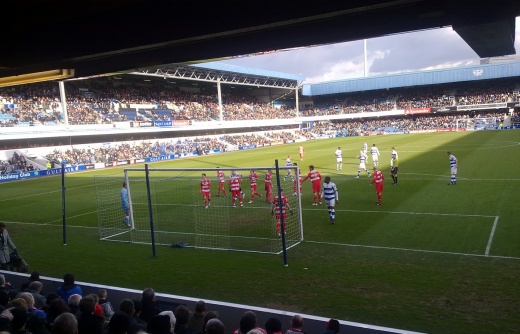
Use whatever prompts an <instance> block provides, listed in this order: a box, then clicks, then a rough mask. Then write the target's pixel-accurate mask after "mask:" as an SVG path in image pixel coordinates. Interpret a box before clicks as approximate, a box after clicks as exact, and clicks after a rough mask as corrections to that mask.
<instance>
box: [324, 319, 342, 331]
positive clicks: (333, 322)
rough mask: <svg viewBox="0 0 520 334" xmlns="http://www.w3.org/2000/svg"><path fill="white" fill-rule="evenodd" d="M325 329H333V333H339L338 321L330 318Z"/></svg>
mask: <svg viewBox="0 0 520 334" xmlns="http://www.w3.org/2000/svg"><path fill="white" fill-rule="evenodd" d="M325 329H326V330H328V331H334V333H339V321H337V320H336V319H330V320H329V322H328V323H327V326H326V327H325Z"/></svg>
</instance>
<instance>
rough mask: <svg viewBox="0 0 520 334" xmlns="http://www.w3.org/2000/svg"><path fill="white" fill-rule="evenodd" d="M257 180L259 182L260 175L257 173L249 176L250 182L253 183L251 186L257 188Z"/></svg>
mask: <svg viewBox="0 0 520 334" xmlns="http://www.w3.org/2000/svg"><path fill="white" fill-rule="evenodd" d="M256 180H258V174H256V173H255V172H253V173H251V174H249V181H251V186H256Z"/></svg>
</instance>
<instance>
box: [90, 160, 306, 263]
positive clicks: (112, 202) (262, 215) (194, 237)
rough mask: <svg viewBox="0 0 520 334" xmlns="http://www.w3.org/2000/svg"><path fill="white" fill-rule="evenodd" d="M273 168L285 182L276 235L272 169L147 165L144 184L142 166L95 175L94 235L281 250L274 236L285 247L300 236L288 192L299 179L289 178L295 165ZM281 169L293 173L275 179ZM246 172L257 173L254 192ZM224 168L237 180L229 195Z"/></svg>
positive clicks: (294, 200)
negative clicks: (206, 192) (235, 191)
mask: <svg viewBox="0 0 520 334" xmlns="http://www.w3.org/2000/svg"><path fill="white" fill-rule="evenodd" d="M268 170H270V171H271V172H272V179H271V183H272V195H271V196H270V197H271V198H269V199H268V198H267V196H268V194H267V191H266V190H265V183H266V182H265V179H266V174H268ZM279 170H280V174H282V175H281V179H282V181H281V185H282V187H285V188H286V189H284V190H283V196H284V198H285V199H286V200H287V206H286V215H285V216H284V215H283V213H282V215H281V216H283V220H284V224H285V227H286V229H285V234H284V235H283V236H282V235H281V234H282V229H281V227H280V225H279V224H278V222H279V220H278V219H277V217H279V216H280V215H277V210H276V208H277V204H275V206H274V210H272V209H273V204H272V202H273V200H274V198H275V196H277V195H278V187H277V175H276V170H275V169H274V168H268V167H251V168H208V169H169V168H168V169H167V168H161V169H154V168H150V169H148V182H147V178H146V172H145V169H137V168H129V169H125V175H121V176H119V177H115V176H96V177H95V188H96V196H97V207H98V225H99V232H100V238H101V239H102V240H111V241H122V242H132V243H143V244H152V243H154V244H155V245H168V246H174V247H175V246H178V247H197V248H208V249H222V250H236V251H248V252H261V253H274V254H277V253H281V252H282V251H283V247H282V237H284V238H285V244H286V248H291V247H293V246H295V245H297V244H298V243H300V242H301V241H302V240H303V229H302V217H301V200H300V194H299V192H294V189H298V188H295V187H298V186H299V185H298V184H299V178H298V177H296V176H295V173H297V168H296V167H294V168H291V167H280V168H279ZM289 170H290V171H291V174H292V176H294V177H290V178H287V180H286V181H283V176H285V175H286V174H287V171H289ZM252 171H254V174H255V175H256V178H257V180H256V184H257V185H256V191H254V181H253V182H252V180H254V179H255V175H251V174H252V173H253V172H252ZM232 172H234V173H235V174H236V176H237V177H238V178H239V179H240V187H241V191H242V193H239V195H238V196H236V199H235V200H234V199H233V197H232V195H231V193H230V187H231V186H232V185H231V184H230V179H231V173H232ZM218 173H223V174H224V182H223V183H220V184H219V178H218ZM202 174H206V177H207V179H208V180H209V182H210V186H209V189H210V196H209V197H208V196H206V198H204V197H203V194H202V192H201V181H202ZM221 179H222V177H221ZM290 179H294V180H295V182H297V183H298V184H296V183H293V181H292V180H290ZM123 183H125V184H126V185H127V187H126V189H127V191H128V195H129V196H128V199H129V201H128V202H129V209H130V210H129V220H128V222H126V221H125V220H124V219H125V213H124V212H123V207H122V202H121V190H122V188H123ZM220 185H221V186H222V187H221V186H220ZM219 188H220V189H219ZM255 193H256V194H255ZM240 198H242V200H241V201H240ZM277 203H278V202H277ZM283 206H285V205H283ZM150 208H151V210H150ZM272 211H274V212H272ZM282 211H283V210H282ZM280 219H281V218H280Z"/></svg>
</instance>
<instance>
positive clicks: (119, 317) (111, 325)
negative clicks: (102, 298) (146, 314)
mask: <svg viewBox="0 0 520 334" xmlns="http://www.w3.org/2000/svg"><path fill="white" fill-rule="evenodd" d="M128 329H130V317H129V316H128V315H127V314H126V313H124V312H116V313H114V315H113V316H112V317H111V318H110V321H109V322H108V330H109V333H110V334H126V332H127V331H128Z"/></svg>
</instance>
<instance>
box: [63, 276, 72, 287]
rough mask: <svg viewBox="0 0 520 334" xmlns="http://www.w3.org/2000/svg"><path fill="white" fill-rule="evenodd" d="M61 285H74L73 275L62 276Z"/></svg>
mask: <svg viewBox="0 0 520 334" xmlns="http://www.w3.org/2000/svg"><path fill="white" fill-rule="evenodd" d="M63 283H65V285H74V275H73V274H65V276H63Z"/></svg>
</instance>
